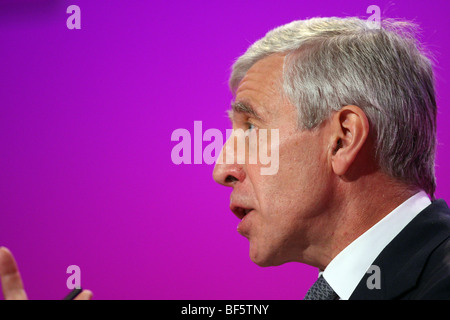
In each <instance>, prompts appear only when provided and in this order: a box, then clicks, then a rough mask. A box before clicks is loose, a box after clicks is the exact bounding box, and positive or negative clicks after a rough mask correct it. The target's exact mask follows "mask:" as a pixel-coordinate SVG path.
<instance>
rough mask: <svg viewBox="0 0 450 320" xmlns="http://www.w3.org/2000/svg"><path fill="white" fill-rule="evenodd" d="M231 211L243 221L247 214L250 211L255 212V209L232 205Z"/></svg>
mask: <svg viewBox="0 0 450 320" xmlns="http://www.w3.org/2000/svg"><path fill="white" fill-rule="evenodd" d="M230 209H231V211H233V213H234V214H235V215H236V217H238V218H239V219H242V218H244V217H245V215H246V214H248V213H249V212H250V211H252V210H253V208H249V207H245V206H242V205H239V204H234V203H232V204H231V205H230Z"/></svg>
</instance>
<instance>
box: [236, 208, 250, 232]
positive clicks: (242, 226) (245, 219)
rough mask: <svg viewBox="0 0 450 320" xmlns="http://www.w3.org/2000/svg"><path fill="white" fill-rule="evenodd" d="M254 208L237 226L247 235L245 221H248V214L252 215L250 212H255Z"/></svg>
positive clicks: (239, 230)
mask: <svg viewBox="0 0 450 320" xmlns="http://www.w3.org/2000/svg"><path fill="white" fill-rule="evenodd" d="M253 211H254V210H252V211H250V212H249V213H247V214H246V215H245V216H244V217H243V218H242V220H241V222H239V224H238V226H237V231H238V232H239V233H240V234H241V235H245V234H247V233H248V232H246V230H245V225H246V224H245V222H246V221H248V219H249V218H248V216H249V215H250V214H252V212H253Z"/></svg>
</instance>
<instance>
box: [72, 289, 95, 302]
mask: <svg viewBox="0 0 450 320" xmlns="http://www.w3.org/2000/svg"><path fill="white" fill-rule="evenodd" d="M92 296H93V294H92V291H90V290H83V291H81V293H80V294H79V295H77V296H76V298H75V299H73V300H91V299H92Z"/></svg>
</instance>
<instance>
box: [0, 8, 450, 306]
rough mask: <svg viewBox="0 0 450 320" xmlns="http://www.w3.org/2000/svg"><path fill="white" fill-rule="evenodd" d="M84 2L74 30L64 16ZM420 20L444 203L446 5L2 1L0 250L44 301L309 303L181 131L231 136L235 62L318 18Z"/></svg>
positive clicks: (306, 272) (304, 275) (305, 275)
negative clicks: (288, 26)
mask: <svg viewBox="0 0 450 320" xmlns="http://www.w3.org/2000/svg"><path fill="white" fill-rule="evenodd" d="M71 4H77V5H79V6H80V8H81V26H82V29H81V30H68V29H67V27H66V19H67V17H68V16H69V15H68V14H66V8H67V7H68V6H69V5H71ZM371 4H376V5H378V6H380V8H381V10H382V17H387V16H389V17H393V18H406V19H410V20H411V19H413V20H415V21H416V22H418V23H419V24H421V26H422V28H423V39H424V40H425V41H426V43H428V45H429V48H431V49H432V50H433V52H434V53H435V55H436V59H437V61H438V65H437V68H436V72H437V89H438V95H439V96H438V102H439V108H440V109H439V110H440V111H439V121H438V139H439V148H438V155H437V169H436V171H437V178H438V188H437V196H438V197H439V198H444V199H447V200H449V199H450V184H449V181H450V166H449V164H448V161H447V159H448V158H449V151H448V146H449V144H450V133H449V130H448V127H449V126H450V116H449V115H448V112H449V101H450V93H449V90H448V87H449V79H450V78H449V71H450V55H449V52H450V36H449V33H448V32H449V21H450V19H449V18H448V15H449V14H450V5H449V2H447V1H411V0H402V1H395V2H394V1H334V0H333V1H300V0H297V1H262V0H259V1H242V0H241V1H234V0H233V1H221V2H216V1H143V0H141V1H117V0H108V1H106V0H97V1H93V0H89V1H87V0H85V1H77V0H73V1H56V0H55V1H51V0H41V1H25V0H10V1H5V0H2V1H0V41H1V44H0V65H1V77H0V152H1V156H0V167H1V170H0V217H1V220H0V245H4V246H7V247H8V248H10V249H11V250H12V251H13V253H14V255H15V257H16V259H17V262H18V264H19V267H20V270H21V273H22V276H23V280H24V283H25V287H26V289H27V292H28V295H29V297H30V298H31V299H60V298H62V297H63V296H65V295H66V294H67V293H68V291H69V290H68V289H67V288H66V279H67V277H68V276H69V275H68V274H66V268H67V267H68V266H69V265H72V264H76V265H78V266H80V268H81V284H82V286H83V287H84V288H89V289H91V290H92V291H93V292H94V298H96V299H301V298H303V296H304V294H305V293H306V290H307V288H308V287H309V286H310V285H311V284H312V282H313V281H314V278H315V277H316V274H317V271H316V270H315V269H314V268H312V267H309V266H305V265H302V264H299V263H289V264H286V265H283V266H279V267H270V268H261V267H258V266H256V265H255V264H253V263H252V262H251V261H250V259H249V258H248V242H247V240H246V239H245V238H243V237H241V236H240V235H239V234H238V233H237V232H236V226H237V224H238V219H237V218H236V217H235V216H234V215H233V214H232V213H231V212H230V211H229V209H228V205H229V194H230V190H228V189H227V188H225V187H222V186H219V185H216V184H215V183H214V182H213V180H212V169H213V166H212V165H207V164H201V165H179V166H177V165H175V164H173V163H172V161H171V157H170V154H171V149H172V147H173V146H174V145H175V144H176V143H175V142H172V141H171V140H170V137H171V133H172V131H173V130H175V129H177V128H186V129H188V130H189V131H191V132H192V133H193V124H194V121H196V120H199V121H202V122H203V130H206V129H208V128H218V129H220V130H222V132H225V129H227V128H229V123H228V120H227V118H226V117H225V110H226V109H227V108H228V106H229V103H230V101H231V94H230V93H229V91H228V86H227V80H228V76H229V69H230V66H231V64H232V62H233V60H234V59H235V58H236V57H237V56H238V55H240V54H241V53H243V52H244V51H245V50H246V48H247V47H248V45H249V44H251V43H252V42H253V41H255V40H257V39H259V38H260V37H262V36H263V35H264V34H265V33H266V32H267V31H268V30H270V29H272V28H274V27H276V26H279V25H281V24H285V23H287V22H290V21H292V20H296V19H304V18H308V17H314V16H355V15H357V16H362V17H368V16H369V14H367V13H366V8H367V7H368V6H369V5H371Z"/></svg>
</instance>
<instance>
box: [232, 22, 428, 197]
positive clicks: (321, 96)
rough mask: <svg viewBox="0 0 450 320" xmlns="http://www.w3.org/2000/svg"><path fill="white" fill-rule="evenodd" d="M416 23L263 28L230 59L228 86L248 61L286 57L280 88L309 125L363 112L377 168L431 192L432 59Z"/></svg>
mask: <svg viewBox="0 0 450 320" xmlns="http://www.w3.org/2000/svg"><path fill="white" fill-rule="evenodd" d="M415 30H416V25H414V24H412V23H410V22H405V21H395V20H391V19H387V20H383V21H381V22H380V26H379V28H373V25H370V24H369V23H368V21H366V20H362V19H359V18H353V17H351V18H336V17H332V18H312V19H309V20H300V21H294V22H291V23H288V24H286V25H283V26H280V27H278V28H275V29H273V30H271V31H269V32H268V33H267V34H266V36H265V37H264V38H262V39H260V40H258V41H256V42H255V43H254V44H253V45H251V46H250V47H249V48H248V49H247V51H246V52H245V54H243V55H242V56H241V57H239V58H238V59H237V61H236V62H235V63H234V64H233V67H232V73H231V78H230V82H229V84H230V88H231V91H232V92H233V94H235V93H236V89H237V87H238V84H239V82H240V81H241V80H242V78H243V77H244V76H245V74H246V73H247V71H248V70H249V69H250V68H251V66H252V65H253V64H254V63H256V62H257V61H258V60H261V59H263V58H265V57H267V56H269V55H271V54H275V53H283V54H286V56H285V58H284V66H283V79H282V89H283V90H282V91H283V92H284V94H285V95H286V97H287V98H288V99H289V101H291V102H292V104H293V105H294V106H296V108H297V109H298V115H299V127H300V128H301V129H308V130H310V129H313V128H315V127H317V126H318V125H319V124H321V123H322V122H323V121H324V120H326V119H327V118H329V117H330V116H331V114H332V112H333V111H338V110H340V109H341V108H342V107H343V106H345V105H356V106H359V107H360V108H361V109H362V110H363V111H364V113H365V114H366V116H367V118H368V120H369V125H370V132H371V133H370V134H371V135H372V136H373V137H374V139H375V142H376V148H375V149H376V155H375V156H376V158H377V159H378V163H379V166H380V168H381V169H382V170H383V171H384V172H386V173H387V174H389V175H390V176H392V177H394V178H397V179H399V180H400V181H403V182H405V183H407V184H408V185H409V186H412V187H418V188H420V189H423V190H425V191H426V192H427V193H428V194H429V195H430V196H431V197H432V198H433V199H434V192H435V189H436V182H435V174H434V161H435V148H436V113H437V108H436V99H435V90H434V77H433V70H432V62H431V58H430V57H429V55H427V54H426V51H425V49H424V48H423V46H422V45H421V44H420V43H419V41H418V40H417V39H416V35H415Z"/></svg>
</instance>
